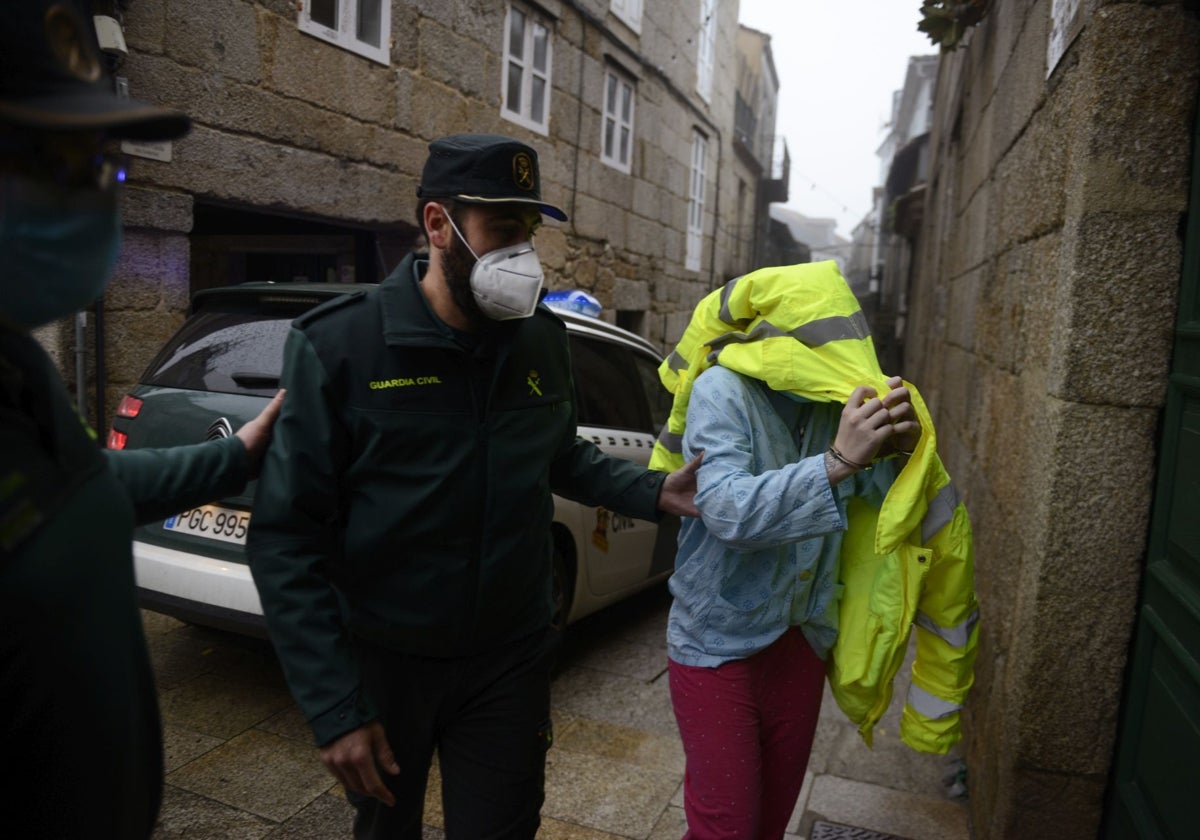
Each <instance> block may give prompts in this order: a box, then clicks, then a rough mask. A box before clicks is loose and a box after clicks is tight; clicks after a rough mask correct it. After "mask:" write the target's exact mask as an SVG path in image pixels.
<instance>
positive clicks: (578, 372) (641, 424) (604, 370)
mask: <svg viewBox="0 0 1200 840" xmlns="http://www.w3.org/2000/svg"><path fill="white" fill-rule="evenodd" d="M570 341H571V366H572V369H573V370H572V372H573V374H574V377H575V393H576V400H575V402H576V406H577V408H578V411H579V425H581V426H598V427H601V428H607V429H628V430H630V431H638V432H646V433H648V434H656V433H657V432H658V429H656V428H655V427H654V422H653V421H652V420H651V419H650V416H649V411H648V409H647V407H646V403H645V398H646V392H645V389H644V387H643V382H644V381H645V379H646V375H645V374H644V373H643V372H641V370H639V368H638V366H637V364H635V362H634V358H635V356H634V355H633V352H632V351H631V350H630V349H629V348H628V347H625V346H622V345H620V344H617V343H616V342H613V341H605V340H603V339H594V338H590V337H584V336H580V335H578V334H575V333H571V334H570ZM660 388H661V386H660Z"/></svg>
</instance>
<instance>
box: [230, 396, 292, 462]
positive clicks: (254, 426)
mask: <svg viewBox="0 0 1200 840" xmlns="http://www.w3.org/2000/svg"><path fill="white" fill-rule="evenodd" d="M286 393H287V391H285V390H282V389H281V390H280V391H279V393H277V394H276V395H275V396H274V398H273V399H272V400H271V401H270V402H269V403H267V405H266V408H264V409H263V410H262V411H260V412H259V413H258V416H257V417H255V418H254V419H253V420H251V421H250V422H249V423H247V424H246V425H244V426H242V428H240V429H238V430H237V431H236V432H234V434H235V435H236V436H237V438H238V440H240V441H241V442H242V443H243V444H244V445H245V447H246V452H247V454H249V456H250V477H251V478H258V470H259V467H261V466H262V459H263V455H265V454H266V452H267V444H269V443H270V442H271V428H272V427H273V426H274V425H275V420H276V419H277V418H278V417H279V409H280V408H282V407H283V395H284V394H286Z"/></svg>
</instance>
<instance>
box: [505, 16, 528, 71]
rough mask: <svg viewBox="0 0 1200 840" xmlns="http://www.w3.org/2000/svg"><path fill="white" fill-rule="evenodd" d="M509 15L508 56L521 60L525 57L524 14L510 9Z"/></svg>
mask: <svg viewBox="0 0 1200 840" xmlns="http://www.w3.org/2000/svg"><path fill="white" fill-rule="evenodd" d="M510 15H511V16H510V18H509V20H510V22H511V23H510V27H509V30H508V54H509V55H510V56H512V57H513V58H517V59H521V58H524V57H525V13H524V12H522V11H521V10H520V9H511V10H510Z"/></svg>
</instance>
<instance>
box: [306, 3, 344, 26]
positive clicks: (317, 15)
mask: <svg viewBox="0 0 1200 840" xmlns="http://www.w3.org/2000/svg"><path fill="white" fill-rule="evenodd" d="M308 16H309V17H310V18H312V22H313V23H319V24H321V26H328V27H329V28H330V29H337V17H338V0H310V2H309V5H308Z"/></svg>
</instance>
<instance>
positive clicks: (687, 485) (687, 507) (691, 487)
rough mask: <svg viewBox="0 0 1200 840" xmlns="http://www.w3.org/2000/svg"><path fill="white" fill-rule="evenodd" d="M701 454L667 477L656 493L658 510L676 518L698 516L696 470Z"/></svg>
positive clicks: (702, 455)
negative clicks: (671, 514)
mask: <svg viewBox="0 0 1200 840" xmlns="http://www.w3.org/2000/svg"><path fill="white" fill-rule="evenodd" d="M703 457H704V453H703V452H701V453H700V454H699V455H697V456H696V457H695V458H693V459H692V460H691V461H689V462H688V463H686V464H684V465H683V466H682V467H680V468H679V469H677V470H675V471H674V472H673V473H671V474H670V475H668V476H667V478H666V480H665V481H663V483H662V488H661V489H660V490H659V491H658V509H659V510H661V511H663V512H664V513H673V514H675V515H676V516H697V517H698V516H699V515H700V511H699V510H698V509H697V508H696V470H697V469H699V467H700V459H701V458H703Z"/></svg>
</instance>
